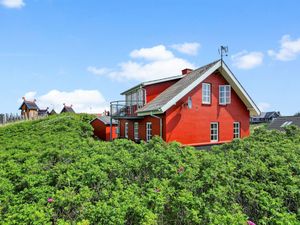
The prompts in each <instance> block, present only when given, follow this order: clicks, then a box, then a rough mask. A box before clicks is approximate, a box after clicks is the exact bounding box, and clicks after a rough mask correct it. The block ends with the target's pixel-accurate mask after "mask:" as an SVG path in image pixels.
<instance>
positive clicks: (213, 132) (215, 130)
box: [210, 122, 219, 142]
mask: <svg viewBox="0 0 300 225" xmlns="http://www.w3.org/2000/svg"><path fill="white" fill-rule="evenodd" d="M210 141H211V142H218V141H219V123H218V122H212V123H210Z"/></svg>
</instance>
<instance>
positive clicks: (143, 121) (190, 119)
mask: <svg viewBox="0 0 300 225" xmlns="http://www.w3.org/2000/svg"><path fill="white" fill-rule="evenodd" d="M121 94H122V95H124V96H125V100H121V101H113V102H111V105H110V107H111V110H110V112H111V116H112V118H113V119H115V120H117V121H118V127H119V128H118V132H119V133H118V135H119V137H121V138H128V139H131V140H135V141H139V140H145V141H149V140H150V139H151V138H152V137H153V136H154V135H158V136H160V137H162V138H163V140H165V141H166V142H171V141H178V142H181V143H182V144H184V145H193V146H200V145H209V144H220V143H225V142H230V141H232V140H233V139H234V138H243V137H246V136H248V135H249V133H250V129H249V127H250V116H258V115H259V114H260V111H259V109H258V107H257V106H256V105H255V103H254V102H253V100H252V99H251V98H250V96H249V95H248V93H247V92H246V91H245V89H244V88H243V87H242V85H241V84H240V83H239V81H238V80H237V79H236V77H235V76H234V75H233V73H232V72H231V70H230V69H229V68H228V67H227V65H226V64H225V63H224V62H223V61H222V60H217V61H215V62H212V63H210V64H208V65H205V66H203V67H200V68H198V69H196V70H191V69H185V70H182V74H181V75H178V76H172V77H168V78H163V79H159V80H153V81H148V82H143V83H140V84H138V85H136V86H134V87H132V88H130V89H129V90H127V91H125V92H123V93H121Z"/></svg>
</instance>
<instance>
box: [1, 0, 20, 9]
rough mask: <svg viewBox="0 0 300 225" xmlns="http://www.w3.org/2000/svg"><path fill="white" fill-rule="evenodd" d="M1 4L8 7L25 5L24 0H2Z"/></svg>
mask: <svg viewBox="0 0 300 225" xmlns="http://www.w3.org/2000/svg"><path fill="white" fill-rule="evenodd" d="M0 4H1V5H3V6H4V7H6V8H22V7H23V6H25V3H24V1H23V0H0Z"/></svg>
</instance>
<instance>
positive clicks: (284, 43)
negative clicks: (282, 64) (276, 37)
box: [268, 35, 300, 61]
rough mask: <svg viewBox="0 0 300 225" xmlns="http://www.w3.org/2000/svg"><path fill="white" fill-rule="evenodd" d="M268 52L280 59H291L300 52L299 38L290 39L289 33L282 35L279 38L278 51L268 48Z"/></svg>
mask: <svg viewBox="0 0 300 225" xmlns="http://www.w3.org/2000/svg"><path fill="white" fill-rule="evenodd" d="M268 54H269V56H271V57H274V58H275V59H277V60H280V61H290V60H293V59H295V58H296V57H297V55H299V54H300V38H298V39H296V40H291V37H290V35H284V36H283V37H282V38H281V40H280V49H279V51H278V52H275V51H274V50H269V51H268Z"/></svg>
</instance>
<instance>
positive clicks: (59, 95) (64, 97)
mask: <svg viewBox="0 0 300 225" xmlns="http://www.w3.org/2000/svg"><path fill="white" fill-rule="evenodd" d="M25 97H26V99H28V100H33V99H36V100H37V105H38V106H39V107H40V108H42V109H43V108H47V107H49V109H50V110H51V109H52V108H54V109H55V111H56V112H60V111H61V110H62V108H63V104H64V103H65V104H66V105H73V109H74V110H75V111H76V112H78V113H80V112H85V113H102V112H103V111H104V110H105V109H106V110H108V108H109V107H108V103H107V102H106V101H105V99H104V97H103V95H102V94H101V93H100V92H99V91H97V90H80V89H78V90H74V91H70V92H66V91H59V90H51V91H49V92H48V93H46V94H44V95H40V96H37V93H36V92H34V91H31V92H28V93H26V94H25Z"/></svg>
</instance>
